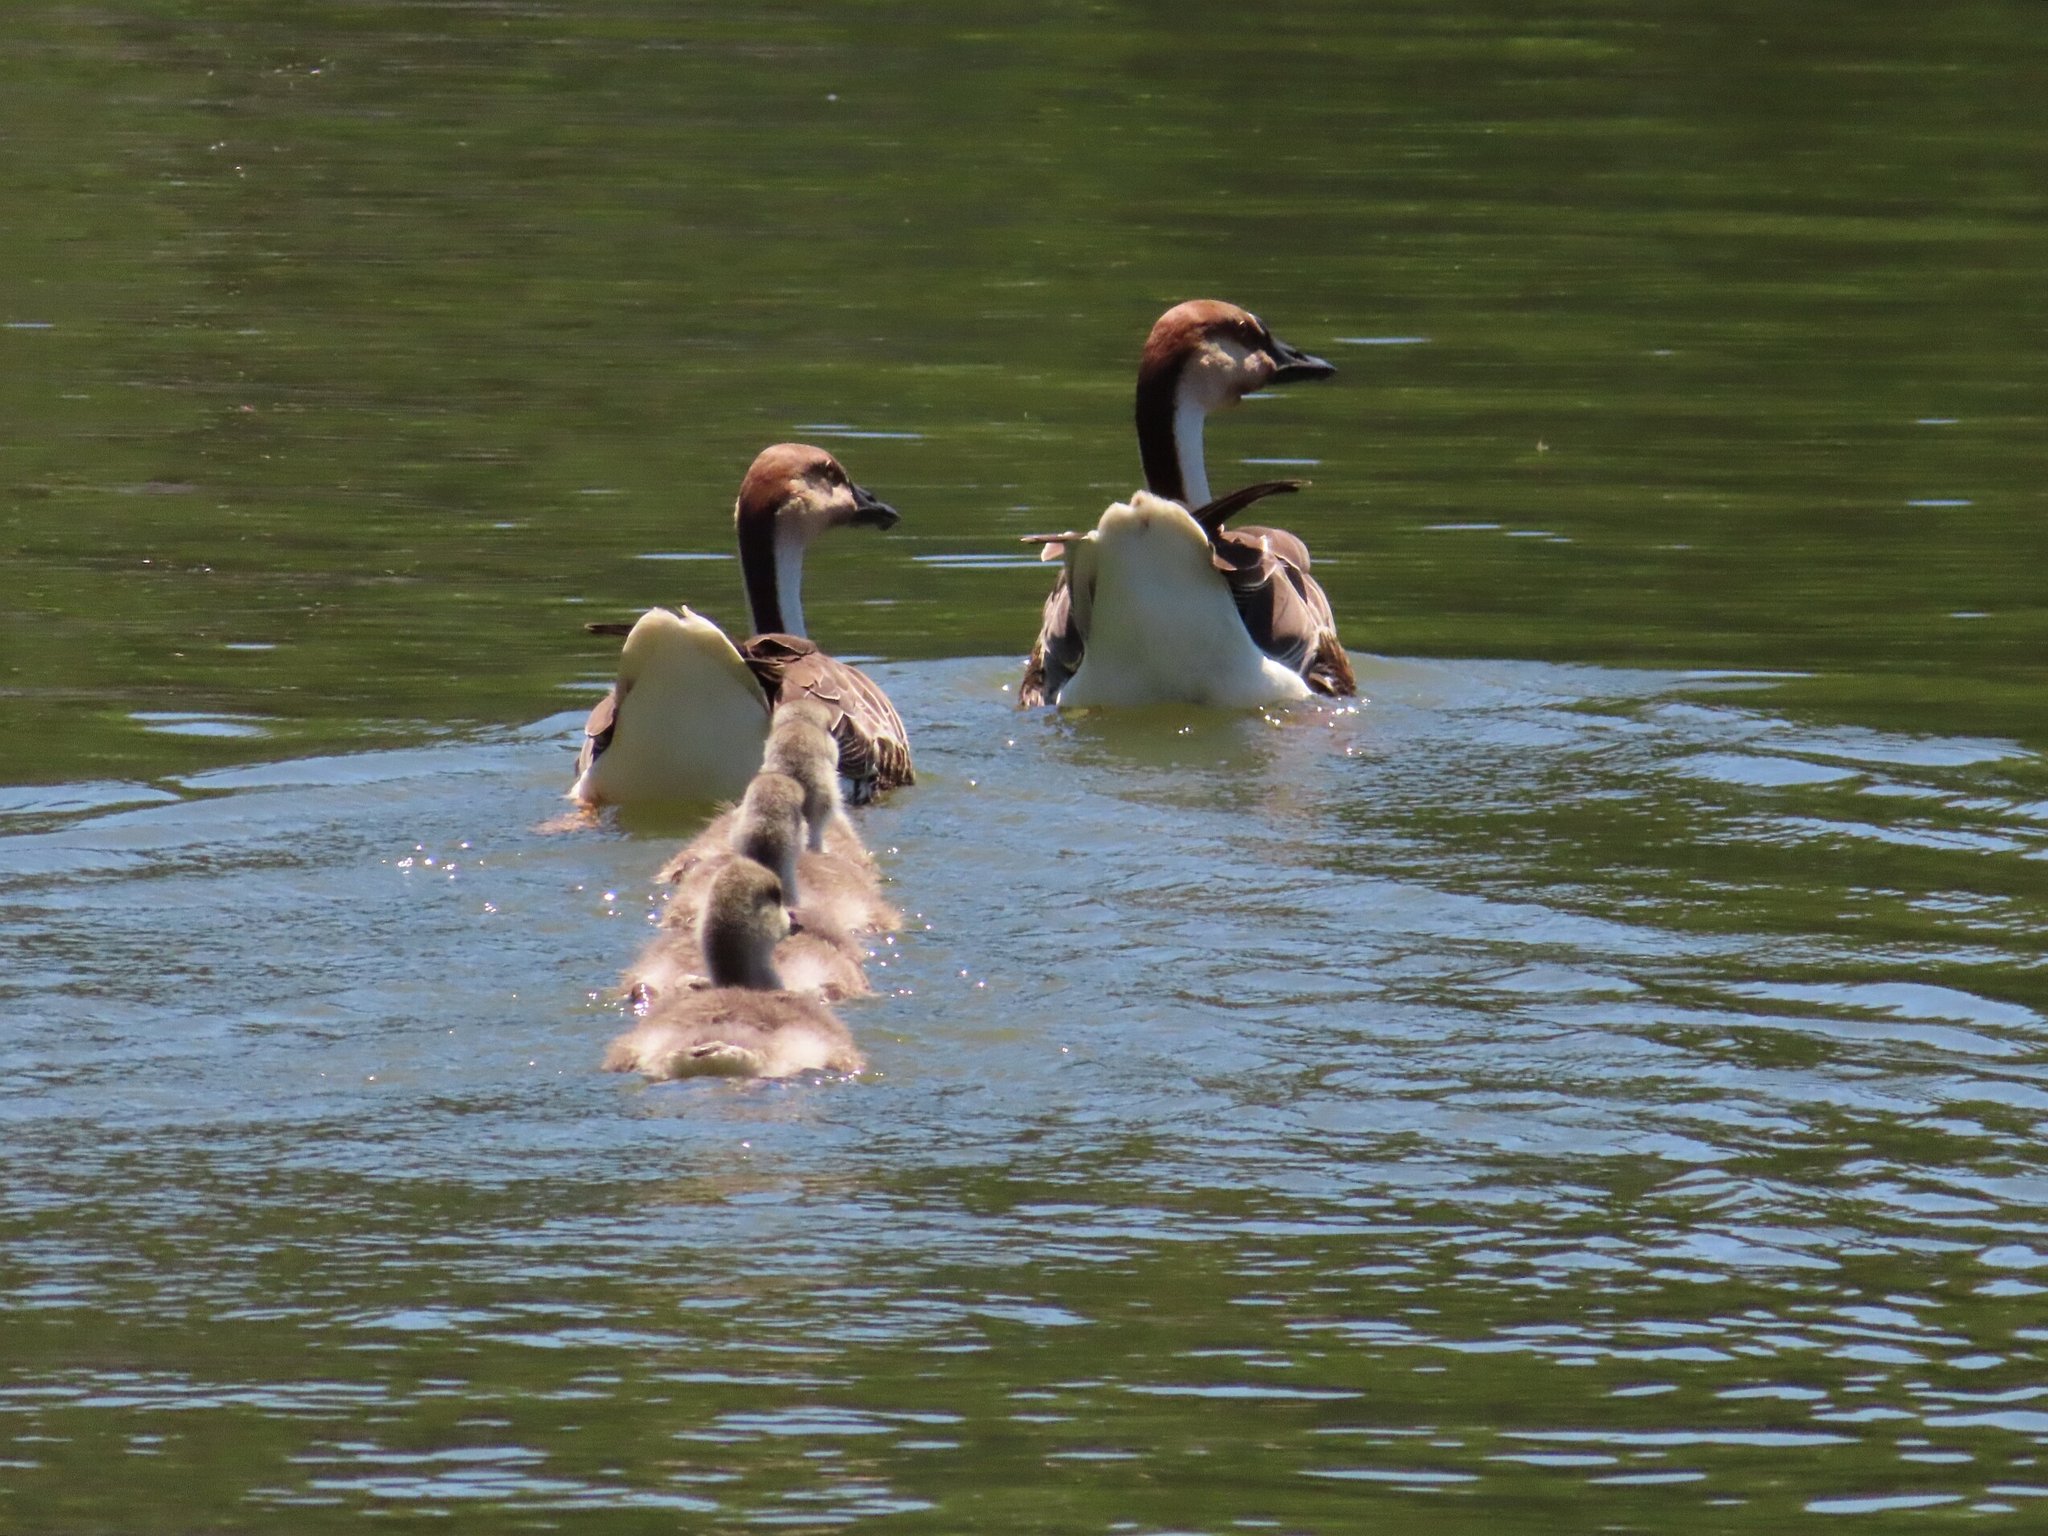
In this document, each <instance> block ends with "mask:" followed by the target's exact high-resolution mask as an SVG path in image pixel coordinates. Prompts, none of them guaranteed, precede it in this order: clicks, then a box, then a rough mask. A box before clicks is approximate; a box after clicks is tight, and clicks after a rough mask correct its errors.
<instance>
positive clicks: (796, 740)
mask: <svg viewBox="0 0 2048 1536" xmlns="http://www.w3.org/2000/svg"><path fill="white" fill-rule="evenodd" d="M836 721H837V716H836V713H835V712H834V711H833V710H831V709H830V708H828V707H827V706H825V705H823V704H821V703H819V702H818V701H817V700H816V699H811V698H804V699H795V700H792V701H791V702H789V703H787V704H784V705H782V706H781V707H780V708H778V709H777V710H776V711H775V723H774V725H773V726H772V727H771V728H770V729H769V732H768V746H767V749H766V751H764V752H763V753H762V756H761V771H762V772H763V773H773V774H776V775H778V776H780V775H787V776H788V777H789V778H791V779H794V780H795V781H796V782H797V783H798V784H800V785H802V786H803V796H804V802H803V815H804V821H805V822H806V824H807V825H808V826H809V828H810V834H809V838H808V846H809V848H810V850H811V852H813V853H819V852H822V851H823V850H824V847H825V829H826V828H827V827H829V826H831V824H832V818H833V817H835V816H837V815H838V814H839V808H840V797H839V743H838V742H837V741H836V740H834V739H833V736H832V731H831V726H832V725H833V724H835V723H836Z"/></svg>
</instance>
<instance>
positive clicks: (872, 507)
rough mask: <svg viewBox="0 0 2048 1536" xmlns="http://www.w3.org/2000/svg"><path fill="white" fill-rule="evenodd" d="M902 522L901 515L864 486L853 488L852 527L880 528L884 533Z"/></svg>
mask: <svg viewBox="0 0 2048 1536" xmlns="http://www.w3.org/2000/svg"><path fill="white" fill-rule="evenodd" d="M901 521H903V514H902V513H901V512H898V511H897V510H896V509H895V508H894V507H892V506H890V505H889V503H887V502H886V501H884V500H882V498H881V497H879V496H877V495H876V494H875V493H874V492H873V491H871V490H869V489H868V488H867V487H866V486H864V485H856V486H854V487H853V525H854V527H856V528H880V529H882V530H883V531H884V532H887V531H888V530H889V529H891V528H894V527H895V526H896V525H897V524H898V523H900V522H901Z"/></svg>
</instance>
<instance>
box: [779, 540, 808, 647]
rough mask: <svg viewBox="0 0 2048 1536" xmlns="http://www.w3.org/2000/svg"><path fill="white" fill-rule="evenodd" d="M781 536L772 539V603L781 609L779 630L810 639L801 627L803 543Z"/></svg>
mask: <svg viewBox="0 0 2048 1536" xmlns="http://www.w3.org/2000/svg"><path fill="white" fill-rule="evenodd" d="M805 542H806V541H805V540H804V539H802V538H793V537H789V536H784V537H782V538H779V539H777V540H776V541H775V605H776V607H778V608H780V609H781V610H782V632H783V633H784V634H785V635H796V636H798V637H800V638H802V639H809V638H810V631H808V630H807V629H805V628H804V544H805Z"/></svg>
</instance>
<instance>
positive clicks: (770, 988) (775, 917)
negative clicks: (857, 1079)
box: [604, 857, 867, 1080]
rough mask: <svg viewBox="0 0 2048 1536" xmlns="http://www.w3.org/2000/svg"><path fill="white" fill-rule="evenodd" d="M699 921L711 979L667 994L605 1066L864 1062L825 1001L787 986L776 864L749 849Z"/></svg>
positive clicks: (680, 1070)
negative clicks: (780, 961) (754, 856)
mask: <svg viewBox="0 0 2048 1536" xmlns="http://www.w3.org/2000/svg"><path fill="white" fill-rule="evenodd" d="M697 926H698V928H699V930H700V931H701V933H702V936H703V938H702V942H703V961H704V968H705V971H706V973H707V975H708V976H709V978H710V985H709V986H708V987H703V988H699V989H696V990H680V991H677V992H675V993H674V994H673V995H671V996H669V997H666V998H664V999H662V1000H661V1001H660V1002H659V1003H658V1004H657V1006H656V1007H655V1008H654V1010H653V1011H652V1012H651V1013H650V1014H649V1015H648V1016H647V1017H646V1018H644V1019H642V1020H641V1021H640V1022H639V1023H638V1024H636V1025H635V1026H634V1027H633V1028H631V1029H629V1030H627V1031H626V1032H625V1033H624V1034H622V1035H620V1036H619V1037H618V1038H617V1039H616V1040H614V1041H613V1042H612V1043H611V1047H610V1048H609V1049H608V1050H607V1051H606V1052H605V1057H604V1069H605V1070H606V1071H607V1072H639V1073H641V1074H643V1075H645V1076H647V1077H650V1078H654V1079H657V1080H667V1079H672V1078H681V1077H793V1076H795V1075H796V1074H797V1073H799V1072H814V1071H815V1072H836V1073H844V1074H852V1073H856V1072H861V1071H865V1070H866V1068H867V1060H866V1058H865V1057H863V1056H862V1055H861V1053H860V1049H859V1047H858V1046H856V1045H855V1044H854V1043H853V1036H852V1035H851V1034H849V1033H848V1032H847V1029H846V1026H845V1025H844V1024H842V1023H840V1022H839V1020H838V1019H837V1018H835V1017H834V1016H833V1014H832V1011H831V1010H830V1009H829V1008H827V1007H826V1006H825V1005H824V1004H823V1003H821V1002H819V1001H818V1000H817V999H816V998H813V997H806V996H803V995H801V994H798V993H794V992H790V991H787V990H784V988H783V985H782V976H781V973H780V970H779V969H778V966H777V958H778V956H777V946H778V945H779V944H780V943H782V942H783V941H785V940H786V939H787V938H788V937H789V909H788V907H787V906H786V905H785V902H784V891H783V888H782V880H781V878H780V877H779V876H778V875H777V874H776V873H775V871H774V870H772V869H769V868H767V867H766V866H765V865H762V864H759V863H756V862H755V861H754V860H752V859H749V858H744V857H736V858H733V859H732V860H730V861H729V862H727V863H726V864H725V865H724V867H723V868H721V869H720V870H719V871H718V873H717V874H716V875H715V876H714V877H713V878H712V881H711V886H710V889H709V890H708V891H707V892H706V893H705V896H704V908H703V912H702V914H701V916H700V917H699V919H698V924H697Z"/></svg>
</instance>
